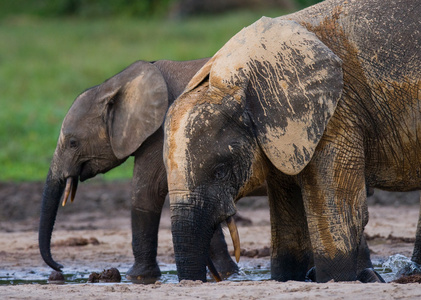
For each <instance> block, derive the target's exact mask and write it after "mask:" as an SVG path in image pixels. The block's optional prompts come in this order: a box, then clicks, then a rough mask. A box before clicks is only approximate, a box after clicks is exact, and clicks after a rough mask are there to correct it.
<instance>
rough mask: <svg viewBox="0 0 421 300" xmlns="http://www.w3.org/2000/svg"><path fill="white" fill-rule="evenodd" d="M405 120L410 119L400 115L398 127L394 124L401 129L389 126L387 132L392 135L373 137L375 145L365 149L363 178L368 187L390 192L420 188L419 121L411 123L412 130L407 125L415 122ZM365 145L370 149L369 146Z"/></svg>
mask: <svg viewBox="0 0 421 300" xmlns="http://www.w3.org/2000/svg"><path fill="white" fill-rule="evenodd" d="M404 120H405V121H404ZM408 120H411V119H408V118H406V119H405V118H402V119H401V122H399V123H398V124H399V126H396V127H395V128H401V130H398V131H397V132H395V131H393V130H391V129H390V128H389V129H390V132H389V133H392V132H393V134H388V135H386V136H385V137H384V138H381V139H376V138H374V140H376V142H375V143H374V144H375V145H377V147H373V148H372V149H371V150H369V151H367V153H370V154H369V155H368V157H366V178H367V183H368V185H370V186H371V187H376V188H381V189H385V190H391V191H410V190H417V189H421V147H420V146H421V139H419V138H418V134H419V133H421V128H418V126H419V123H420V122H416V123H418V124H413V126H412V129H413V130H411V129H410V127H408V126H407V125H409V123H415V122H412V121H408ZM412 120H414V119H412ZM403 123H405V124H403ZM398 124H395V125H398ZM420 127H421V126H420ZM373 136H374V135H373ZM367 148H369V149H370V145H368V147H367Z"/></svg>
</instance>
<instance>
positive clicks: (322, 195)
mask: <svg viewBox="0 0 421 300" xmlns="http://www.w3.org/2000/svg"><path fill="white" fill-rule="evenodd" d="M420 14H421V5H420V4H419V2H418V1H416V0H360V1H339V0H326V1H324V2H322V3H319V4H316V5H314V6H312V7H309V8H307V9H305V10H302V11H300V12H297V13H294V14H291V15H287V16H283V17H280V18H275V19H270V18H265V17H263V18H262V19H260V20H259V21H257V22H256V23H254V24H252V25H251V26H249V27H246V28H245V29H243V30H242V31H240V32H239V33H238V34H237V35H235V36H234V37H233V38H232V39H231V40H230V41H228V42H227V43H226V44H225V46H224V47H222V48H221V49H220V50H219V51H218V52H217V53H216V54H215V56H214V57H213V58H212V59H211V60H210V61H209V62H208V63H207V64H206V65H205V66H204V67H203V68H202V69H201V70H200V71H199V72H198V73H197V74H196V75H195V76H194V77H193V79H192V80H191V81H190V83H189V84H188V86H187V88H186V91H185V92H184V93H183V94H182V95H181V96H180V97H179V99H177V100H176V101H175V103H174V104H173V105H172V107H171V108H170V110H169V113H168V114H167V119H166V125H165V139H166V140H165V145H164V146H165V148H164V157H165V165H166V169H167V174H168V185H169V195H170V205H171V213H172V233H173V242H174V250H175V258H176V263H177V271H178V276H179V279H180V280H181V279H198V280H203V281H204V280H206V278H205V265H206V258H207V252H208V251H207V247H208V245H209V241H210V238H211V236H212V232H213V229H214V228H215V226H217V224H219V223H220V222H222V221H224V220H228V221H230V219H231V218H230V217H231V216H232V215H233V214H234V213H235V211H236V209H235V201H236V199H238V198H240V197H241V196H242V195H244V194H245V193H247V192H248V191H249V190H251V189H252V188H253V187H255V186H258V185H260V184H261V183H262V182H263V181H264V180H266V181H267V185H268V195H269V201H270V208H271V226H272V246H271V251H272V257H271V264H272V266H271V268H272V278H273V279H277V280H289V279H294V280H304V277H305V274H306V271H307V270H308V267H309V265H311V260H312V257H314V265H315V274H316V275H315V277H316V280H317V281H318V282H326V281H329V280H332V279H333V280H336V281H343V280H345V281H348V280H356V279H360V280H362V281H367V280H366V279H364V278H367V277H365V276H364V275H363V274H365V275H366V274H369V273H371V274H373V270H370V269H369V268H363V269H361V268H360V267H359V266H358V263H357V257H358V252H359V250H361V248H362V247H361V244H362V243H361V238H362V234H363V229H364V226H365V225H366V223H367V222H368V210H367V204H366V194H367V193H366V185H367V186H370V187H374V188H380V189H386V190H394V191H409V190H415V189H420V188H421V172H420V169H421V166H420V161H421V149H420V147H419V144H420V141H421V136H419V133H420V132H421V122H420V119H421V111H420V109H419V107H420V105H421V103H420V102H421V98H420V88H421V22H420V18H419V16H420ZM231 229H232V230H230V231H231V232H233V233H234V236H235V235H236V234H235V232H236V230H235V226H234V225H231ZM185 236H190V238H189V239H185V238H184V237H185ZM237 249H238V245H237ZM370 280H375V281H380V280H381V278H379V277H378V276H371V277H370V276H369V279H368V281H370Z"/></svg>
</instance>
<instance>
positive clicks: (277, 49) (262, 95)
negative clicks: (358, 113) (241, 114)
mask: <svg viewBox="0 0 421 300" xmlns="http://www.w3.org/2000/svg"><path fill="white" fill-rule="evenodd" d="M211 85H213V87H214V88H218V89H219V90H222V92H223V93H224V94H225V95H226V94H231V96H232V98H233V99H234V100H236V101H237V102H242V104H243V105H244V107H245V108H246V109H247V111H248V112H249V115H250V117H251V119H252V122H253V123H254V125H255V132H256V137H257V139H258V141H259V144H260V146H261V147H262V149H263V151H264V152H265V154H266V156H267V157H268V158H269V160H270V161H271V162H272V163H273V164H274V165H275V166H276V167H277V168H278V169H279V170H280V171H282V172H283V173H285V174H288V175H294V174H298V173H299V172H300V171H301V170H302V169H303V168H304V167H305V166H306V165H307V164H308V162H309V161H310V159H311V158H312V156H313V154H314V151H315V148H316V146H317V144H318V143H319V141H320V139H321V137H322V135H323V133H324V130H325V128H326V125H327V123H328V121H329V119H330V117H331V116H332V115H333V113H334V111H335V108H336V105H337V103H338V101H339V99H340V97H341V93H342V88H343V74H342V62H341V60H340V59H339V58H338V57H337V56H336V55H335V54H334V53H333V52H332V51H331V50H330V49H329V48H328V47H327V46H326V45H324V44H323V43H322V42H321V41H320V40H319V39H318V38H317V36H316V35H315V34H313V33H311V32H309V31H308V30H307V29H305V28H304V27H303V26H301V25H300V24H298V23H296V22H294V21H290V20H284V19H282V18H276V19H271V18H266V17H263V18H261V19H260V20H259V21H257V22H256V23H254V24H252V25H251V26H249V27H246V28H244V29H243V30H242V31H240V32H239V33H238V34H237V35H236V36H234V37H233V38H232V39H231V40H230V41H229V42H228V43H227V44H226V45H225V46H224V47H223V48H222V49H221V50H220V51H218V53H217V54H216V55H215V57H214V59H213V65H212V68H211V72H210V86H211Z"/></svg>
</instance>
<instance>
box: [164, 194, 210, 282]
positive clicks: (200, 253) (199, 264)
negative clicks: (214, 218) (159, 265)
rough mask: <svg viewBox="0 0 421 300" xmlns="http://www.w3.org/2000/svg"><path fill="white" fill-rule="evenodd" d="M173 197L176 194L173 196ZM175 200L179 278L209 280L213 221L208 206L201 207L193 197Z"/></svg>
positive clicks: (173, 220)
mask: <svg viewBox="0 0 421 300" xmlns="http://www.w3.org/2000/svg"><path fill="white" fill-rule="evenodd" d="M171 198H172V197H171ZM175 198H176V199H175V201H173V199H171V203H176V204H174V205H172V204H171V231H172V236H173V244H174V254H175V262H176V265H177V273H178V279H179V280H180V281H181V280H183V279H188V280H201V281H203V282H206V265H207V262H208V258H209V247H210V241H211V238H212V235H213V224H212V223H211V222H210V221H209V213H208V212H206V209H205V208H203V209H202V210H198V209H197V206H196V207H195V206H194V205H192V204H189V203H193V202H195V200H194V199H192V198H193V197H191V196H180V195H177V196H176V197H175Z"/></svg>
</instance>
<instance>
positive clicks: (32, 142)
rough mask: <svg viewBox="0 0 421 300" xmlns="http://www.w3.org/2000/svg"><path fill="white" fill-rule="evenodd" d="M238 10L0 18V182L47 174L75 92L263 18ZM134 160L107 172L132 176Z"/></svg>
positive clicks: (204, 49) (209, 44)
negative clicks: (153, 16)
mask: <svg viewBox="0 0 421 300" xmlns="http://www.w3.org/2000/svg"><path fill="white" fill-rule="evenodd" d="M262 15H266V16H272V17H273V16H278V15H281V12H280V11H273V10H272V11H270V12H236V13H230V14H224V15H220V16H217V17H197V18H192V19H188V20H183V21H170V20H165V21H163V20H136V19H122V18H119V19H95V20H87V19H61V20H60V19H39V18H34V17H9V18H7V19H4V20H2V21H1V22H0V40H1V41H2V43H1V44H2V46H1V47H0V91H1V98H0V166H1V172H0V180H1V181H26V180H31V181H32V180H44V178H45V176H46V174H47V171H48V167H49V163H50V160H51V158H52V154H53V152H54V149H55V146H56V142H57V137H58V134H59V130H60V126H61V122H62V120H63V118H64V116H65V114H66V112H67V110H68V109H69V107H70V105H71V104H72V102H73V100H74V99H75V98H76V96H77V95H78V94H80V93H81V92H82V91H84V90H85V89H87V88H89V87H91V86H93V85H96V84H99V83H101V82H103V81H104V80H105V79H107V78H109V77H111V76H113V75H114V74H116V73H117V72H119V71H121V70H122V69H123V68H125V67H126V66H128V65H129V64H131V63H132V62H134V61H136V60H139V59H143V60H158V59H173V60H188V59H195V58H201V57H207V56H212V55H213V54H214V53H215V52H216V51H217V50H218V49H219V48H220V47H221V46H223V44H224V43H225V42H226V41H227V40H228V39H229V38H230V37H231V36H233V35H234V34H235V33H236V32H238V31H239V30H241V28H243V27H244V26H247V25H249V24H251V23H253V22H254V21H256V20H257V19H258V18H260V16H262ZM132 164H133V162H132V160H130V161H129V162H128V163H125V164H124V165H123V166H121V167H118V168H116V169H114V170H112V171H110V172H109V173H107V174H106V175H105V178H106V179H120V178H130V177H131V174H132Z"/></svg>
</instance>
